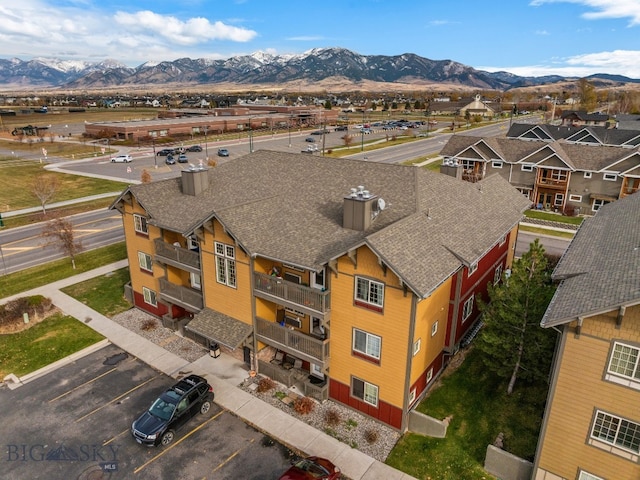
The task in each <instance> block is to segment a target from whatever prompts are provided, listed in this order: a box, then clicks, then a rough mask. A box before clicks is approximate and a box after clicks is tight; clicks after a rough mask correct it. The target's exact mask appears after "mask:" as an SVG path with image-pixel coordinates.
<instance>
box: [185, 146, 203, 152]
mask: <svg viewBox="0 0 640 480" xmlns="http://www.w3.org/2000/svg"><path fill="white" fill-rule="evenodd" d="M201 151H202V147H201V146H200V145H191V146H190V147H187V152H201Z"/></svg>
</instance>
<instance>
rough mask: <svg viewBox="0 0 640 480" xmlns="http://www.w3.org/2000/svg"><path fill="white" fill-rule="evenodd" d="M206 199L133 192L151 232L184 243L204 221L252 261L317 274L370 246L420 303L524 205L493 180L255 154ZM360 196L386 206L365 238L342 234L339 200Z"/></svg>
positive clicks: (224, 175)
mask: <svg viewBox="0 0 640 480" xmlns="http://www.w3.org/2000/svg"><path fill="white" fill-rule="evenodd" d="M208 175H209V189H208V190H206V191H205V192H203V193H202V194H200V195H199V196H190V195H185V194H182V192H181V189H180V182H181V180H180V179H179V178H176V179H171V180H165V181H160V182H154V183H147V184H140V185H133V186H131V187H129V189H128V191H130V192H131V194H133V195H134V196H135V197H136V199H137V200H138V201H139V202H140V204H141V205H142V206H143V207H144V208H145V209H146V211H147V214H148V217H149V223H150V224H154V225H158V226H160V227H162V228H166V229H169V230H173V231H178V232H180V233H182V234H183V235H188V234H190V233H191V232H192V231H193V229H194V228H196V226H197V225H199V224H202V223H203V222H204V221H206V220H207V219H208V218H211V217H212V216H214V217H216V218H217V219H218V220H219V221H220V222H222V224H223V225H224V226H225V228H226V229H227V231H228V232H229V233H230V234H231V235H232V236H233V237H234V238H235V239H236V240H237V241H238V242H239V243H240V245H241V246H242V247H243V248H244V249H245V250H246V251H247V252H249V254H252V255H262V256H266V257H269V258H274V259H281V260H283V261H286V262H288V263H293V264H296V265H300V266H304V267H307V268H310V269H314V270H319V269H320V268H321V267H322V266H324V265H326V263H327V262H328V261H330V260H331V259H333V258H336V257H338V256H340V255H342V254H344V253H345V252H347V251H348V250H350V249H352V248H355V247H357V246H358V245H362V244H364V243H366V244H368V245H369V246H370V247H371V248H372V249H373V250H374V251H376V252H377V253H378V254H379V255H380V257H381V258H382V259H383V261H384V262H385V263H386V264H387V266H388V267H389V268H390V269H392V270H393V271H394V272H396V273H397V274H398V275H399V276H400V278H401V279H402V280H403V282H405V283H406V284H407V285H408V286H409V287H410V288H411V289H412V290H414V291H415V292H416V294H418V295H419V296H426V295H427V294H428V293H429V292H431V291H432V290H433V289H434V288H435V287H436V286H437V285H438V284H439V283H440V282H441V281H443V280H444V279H445V278H446V277H447V276H448V275H449V274H450V273H451V272H453V271H455V270H456V269H458V268H460V266H461V265H462V264H463V263H473V262H474V261H476V260H477V259H478V258H479V257H480V256H481V255H482V254H483V253H484V252H486V251H487V250H488V249H490V248H491V246H492V245H494V244H495V243H496V242H497V241H498V240H499V239H500V237H502V236H503V235H505V234H506V233H507V232H508V231H509V230H510V229H511V228H512V227H513V226H514V225H515V224H517V223H518V221H519V220H520V218H521V215H522V212H523V211H524V210H525V209H526V208H527V207H528V206H529V205H530V202H529V201H528V200H527V199H526V198H525V197H523V196H522V195H521V194H520V193H518V192H517V191H516V190H515V188H513V187H512V186H510V185H509V184H508V182H507V181H506V180H504V179H502V178H500V177H499V176H497V175H495V176H492V177H490V178H487V179H485V180H483V181H482V182H479V183H475V184H471V183H468V182H463V181H460V180H456V179H455V178H452V177H449V176H446V175H441V174H439V173H434V172H430V171H427V170H424V169H420V168H417V167H412V166H401V165H392V164H384V163H375V162H366V161H359V160H346V159H335V158H329V157H319V156H311V155H303V154H291V153H281V152H271V151H257V152H254V153H252V154H249V155H246V156H244V157H242V158H238V159H235V160H234V161H232V162H227V163H224V164H222V165H220V166H217V167H215V168H212V169H210V170H209V171H208ZM359 185H363V186H365V187H366V188H367V189H368V190H369V191H370V192H371V193H372V194H374V195H378V196H380V197H382V198H384V200H385V201H386V204H387V208H386V209H385V210H384V211H382V212H381V213H380V214H379V215H378V216H377V218H376V219H375V221H374V222H373V224H372V226H371V228H369V229H368V230H367V231H364V232H360V231H355V230H349V229H345V228H343V227H342V212H343V201H344V197H345V196H346V195H348V194H349V191H350V189H351V188H354V187H357V186H359Z"/></svg>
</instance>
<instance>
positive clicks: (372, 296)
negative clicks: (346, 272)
mask: <svg viewBox="0 0 640 480" xmlns="http://www.w3.org/2000/svg"><path fill="white" fill-rule="evenodd" d="M355 297H356V298H355V300H356V304H358V305H363V306H369V307H373V308H374V309H375V310H382V306H383V304H384V283H381V282H376V281H374V280H369V279H368V278H364V277H356V291H355Z"/></svg>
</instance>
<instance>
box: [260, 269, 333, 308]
mask: <svg viewBox="0 0 640 480" xmlns="http://www.w3.org/2000/svg"><path fill="white" fill-rule="evenodd" d="M253 282H254V285H255V294H256V296H258V297H260V298H264V299H267V300H271V301H274V300H280V301H284V302H287V303H288V304H290V306H291V307H294V308H295V307H302V309H304V310H306V311H308V312H309V313H310V314H311V315H317V314H318V313H320V314H324V313H327V312H328V311H329V310H330V309H331V305H330V303H331V302H330V298H331V297H330V295H329V291H321V290H317V289H315V288H310V287H305V286H304V285H299V284H297V283H293V282H289V281H287V280H284V279H282V278H279V277H274V276H272V275H267V274H265V273H259V272H254V273H253Z"/></svg>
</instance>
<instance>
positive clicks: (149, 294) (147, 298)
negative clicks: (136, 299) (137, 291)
mask: <svg viewBox="0 0 640 480" xmlns="http://www.w3.org/2000/svg"><path fill="white" fill-rule="evenodd" d="M142 296H143V297H144V303H148V304H149V305H153V306H154V307H157V306H158V301H157V299H156V292H154V291H153V290H151V289H150V288H147V287H142Z"/></svg>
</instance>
